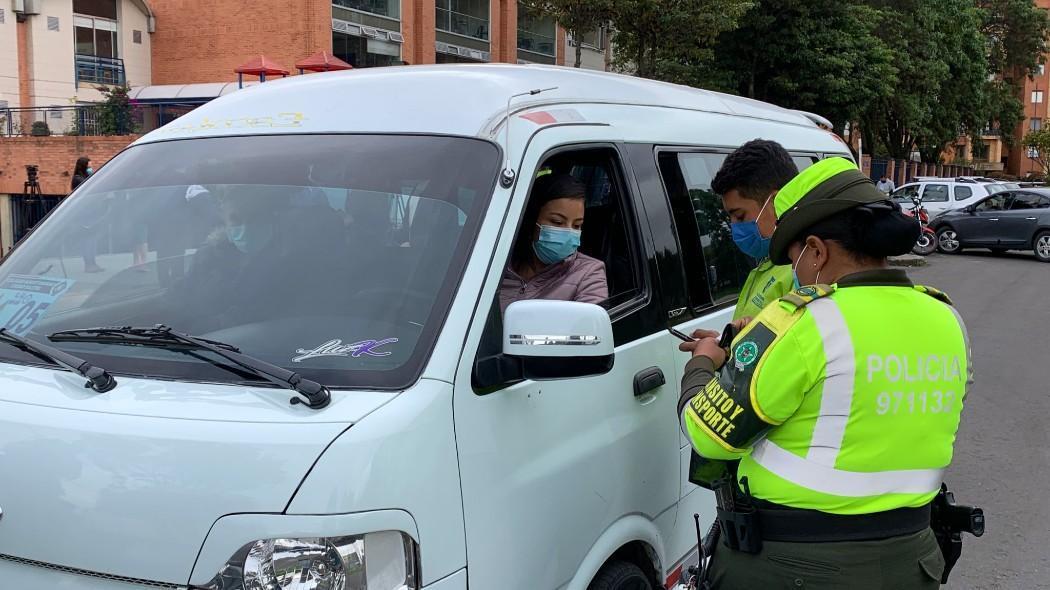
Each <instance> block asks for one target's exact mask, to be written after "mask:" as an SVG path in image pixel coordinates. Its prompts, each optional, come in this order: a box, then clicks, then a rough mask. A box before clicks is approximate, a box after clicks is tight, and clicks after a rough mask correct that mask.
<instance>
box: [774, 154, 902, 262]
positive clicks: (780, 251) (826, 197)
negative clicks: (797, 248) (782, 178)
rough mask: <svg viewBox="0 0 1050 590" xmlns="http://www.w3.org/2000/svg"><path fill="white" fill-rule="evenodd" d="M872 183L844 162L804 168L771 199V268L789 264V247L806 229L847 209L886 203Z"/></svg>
mask: <svg viewBox="0 0 1050 590" xmlns="http://www.w3.org/2000/svg"><path fill="white" fill-rule="evenodd" d="M885 200H886V195H885V194H883V193H881V192H879V190H878V189H876V188H875V183H873V182H872V181H871V179H870V178H868V177H867V176H864V174H863V173H862V172H861V171H860V170H858V169H857V166H856V164H854V163H853V162H851V161H849V160H847V159H845V158H827V159H826V160H821V161H820V162H817V163H816V164H813V165H812V166H810V167H809V168H806V169H805V170H803V171H802V172H801V173H799V175H798V176H796V177H795V178H793V179H791V181H790V182H788V183H787V184H785V185H784V188H782V189H780V191H779V192H777V195H776V197H775V198H774V199H773V207H774V209H775V210H776V214H777V228H776V230H775V231H774V232H773V237H772V240H771V241H770V245H769V257H770V259H772V261H773V263H774V264H789V263H790V262H791V260H790V259H789V258H788V254H787V250H788V246H789V245H790V244H791V243H792V242H794V241H796V240H798V239H799V238H800V237H801V236H802V234H803V233H804V232H805V231H806V229H808V228H809V227H811V226H813V225H814V224H816V223H817V222H819V221H822V220H824V219H827V218H828V217H831V216H832V215H835V214H837V213H841V212H842V211H845V210H847V209H852V208H854V207H859V206H862V205H867V204H870V203H877V202H879V201H885Z"/></svg>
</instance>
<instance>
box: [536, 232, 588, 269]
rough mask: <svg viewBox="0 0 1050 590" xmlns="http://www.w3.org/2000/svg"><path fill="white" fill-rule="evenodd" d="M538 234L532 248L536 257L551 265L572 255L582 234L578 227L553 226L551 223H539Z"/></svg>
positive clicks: (578, 244)
mask: <svg viewBox="0 0 1050 590" xmlns="http://www.w3.org/2000/svg"><path fill="white" fill-rule="evenodd" d="M538 227H539V228H540V235H539V237H538V238H537V239H536V241H535V242H533V244H532V250H533V252H535V253H536V258H539V259H540V262H542V263H543V264H547V265H551V264H555V263H558V262H561V261H562V260H565V259H566V258H568V257H569V256H572V255H573V254H574V253H575V252H576V250H577V249H578V248H579V247H580V236H581V235H582V234H583V232H581V231H580V230H578V229H572V228H569V227H554V226H551V225H539V226H538Z"/></svg>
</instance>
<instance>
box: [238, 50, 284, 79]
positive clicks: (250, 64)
mask: <svg viewBox="0 0 1050 590" xmlns="http://www.w3.org/2000/svg"><path fill="white" fill-rule="evenodd" d="M234 72H237V73H238V74H250V75H253V76H265V75H267V74H270V75H277V74H280V75H282V76H287V75H288V70H286V69H284V68H282V67H281V66H280V65H278V64H277V63H276V62H274V61H273V60H272V59H270V58H268V57H266V56H265V55H260V56H258V57H253V58H251V59H249V60H248V61H246V62H244V63H243V64H241V65H240V66H238V67H237V69H235V70H234Z"/></svg>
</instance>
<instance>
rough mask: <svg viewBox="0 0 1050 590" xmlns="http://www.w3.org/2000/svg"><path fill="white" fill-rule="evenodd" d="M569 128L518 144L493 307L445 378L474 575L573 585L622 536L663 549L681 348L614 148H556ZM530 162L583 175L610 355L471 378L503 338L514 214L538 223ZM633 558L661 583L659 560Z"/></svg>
mask: <svg viewBox="0 0 1050 590" xmlns="http://www.w3.org/2000/svg"><path fill="white" fill-rule="evenodd" d="M571 131H572V133H569V132H568V131H567V130H566V129H564V128H563V129H561V130H558V129H552V130H549V131H544V132H541V133H539V134H538V135H537V136H536V137H534V139H533V143H532V148H531V149H530V153H527V154H526V157H525V160H524V163H523V165H522V167H521V170H522V173H521V174H520V176H519V180H518V185H517V187H516V189H515V192H514V195H513V197H512V200H511V206H510V211H511V213H510V214H509V216H508V218H507V220H506V222H505V224H504V228H503V230H502V232H501V235H500V237H499V242H500V245H499V246H498V247H497V249H496V254H495V255H494V258H493V263H492V268H491V269H490V273H489V276H488V278H487V280H486V287H485V289H484V290H483V295H482V303H481V304H480V305H479V312H478V313H477V314H476V318H477V319H478V320H482V321H483V320H485V317H486V315H487V316H488V318H489V319H488V321H487V322H486V326H485V328H484V329H483V330H482V333H481V334H480V336H475V335H474V333H475V332H476V330H472V335H471V336H470V337H468V339H467V342H466V349H465V353H464V356H463V359H462V361H461V368H460V371H459V372H458V375H457V381H456V384H455V391H456V393H455V401H454V404H455V420H456V438H457V445H458V448H459V456H460V473H461V478H462V486H463V504H464V520H465V526H466V533H467V534H466V537H467V561H468V568H467V570H468V575H469V582H470V586H471V587H472V588H500V589H507V590H511V589H519V590H537V589H548V588H563V587H564V588H572V589H581V590H582V589H584V588H586V586H587V585H588V584H589V583H590V581H591V580H592V579H593V576H594V575H595V573H596V572H597V570H598V568H599V567H600V566H601V565H602V564H603V563H605V562H606V561H607V560H609V559H610V558H612V556H613V554H614V553H616V552H617V551H619V550H621V549H623V551H625V554H624V555H626V556H627V557H625V559H628V561H630V559H629V557H633V558H634V560H635V561H641V562H643V564H644V562H645V561H646V560H649V561H650V563H651V560H652V559H653V558H655V557H658V556H660V555H661V554H662V553H663V551H664V547H663V545H664V539H665V538H669V537H670V536H671V532H672V531H673V529H674V525H675V518H676V516H677V515H676V507H677V503H678V497H679V485H680V478H679V464H678V443H679V430H678V427H677V424H676V419H675V407H676V403H677V395H676V391H677V387H676V385H675V383H674V375H675V367H674V358H675V355H676V354H677V352H676V350H675V346H676V344H675V343H674V342H673V341H672V337H671V336H670V335H669V334H668V333H667V331H666V330H665V329H664V326H665V323H661V321H660V318H662V317H666V314H665V312H664V311H663V309H662V307H661V305H660V303H659V298H658V297H656V296H655V293H656V291H657V290H658V285H657V279H658V277H657V273H656V272H655V271H654V269H655V266H654V265H655V264H656V263H655V254H654V250H653V247H652V241H651V238H650V236H649V234H648V227H647V224H646V223H644V221H643V220H641V219H639V212H640V211H642V208H641V206H639V202H638V200H637V198H636V195H635V192H636V191H635V190H634V189H633V181H631V180H630V179H629V178H628V176H627V174H628V172H629V169H627V168H626V167H625V166H623V164H622V158H621V156H620V148H619V147H618V146H616V145H614V144H604V145H594V144H592V145H588V146H586V147H578V148H577V147H569V148H566V147H559V148H557V149H553V148H554V146H556V145H557V143H556V140H557V138H558V137H559V136H561V137H565V138H570V137H576V138H578V137H580V134H581V133H582V132H583V131H585V129H579V128H578V129H575V130H571ZM538 139H545V140H546V141H544V142H543V146H542V147H540V146H538V145H537V144H538V143H539V142H538V141H537V140H538ZM563 141H564V140H563ZM533 150H535V151H533ZM538 171H542V173H544V174H546V173H551V174H570V175H572V176H573V177H575V178H576V179H577V180H579V181H580V182H581V183H582V184H583V185H584V187H585V190H586V199H587V209H586V217H585V223H584V229H583V240H582V242H583V246H582V248H581V252H582V253H583V254H585V255H588V256H591V257H593V258H597V259H599V260H601V261H603V262H604V263H605V269H606V273H607V275H608V287H609V299H608V300H607V301H606V302H605V306H606V307H607V309H609V312H610V316H611V317H612V320H613V330H614V335H615V342H616V358H615V366H614V368H613V369H612V371H610V372H609V373H607V374H605V375H600V376H594V377H584V378H578V379H564V380H551V381H527V380H526V381H519V382H516V383H509V384H505V385H504V386H496V387H492V388H488V389H478V388H476V387H475V385H476V380H475V382H474V383H473V384H472V379H471V377H472V375H471V373H472V371H471V367H472V365H474V363H475V362H476V361H477V359H479V358H482V357H490V356H491V355H492V354H493V353H496V354H498V348H497V349H496V350H495V351H494V350H491V347H490V349H489V350H486V346H487V345H486V344H485V343H495V344H496V346H497V347H498V345H499V344H498V343H499V341H500V336H499V335H500V334H501V330H502V329H501V314H500V312H499V309H498V306H495V305H493V301H494V299H495V298H496V297H497V288H496V287H497V285H498V283H499V282H500V279H501V277H502V275H503V269H504V268H505V265H506V264H507V260H508V258H509V253H510V252H509V250H510V248H509V247H508V245H509V244H511V243H513V242H514V241H515V236H516V234H517V231H516V230H517V228H519V227H521V230H522V231H527V232H530V234H531V232H533V231H534V225H533V224H534V222H533V221H532V220H524V221H523V220H522V219H521V216H522V213H521V212H522V211H523V210H524V209H525V204H526V197H527V196H528V192H529V189H530V185H532V180H533V179H534V178H535V176H536V174H537V172H538ZM522 224H524V226H523V225H522ZM525 244H526V246H529V247H531V242H530V241H528V240H526V242H525ZM490 309H491V310H492V311H490ZM656 374H659V375H662V376H663V378H664V380H665V381H666V383H665V384H664V385H659V384H658V380H656V382H655V383H654V382H650V383H651V384H650V385H648V386H646V387H642V388H640V389H639V388H638V387H636V385H635V382H636V377H637V376H641V375H656ZM618 555H619V554H618ZM643 569H647V571H646V574H647V575H649V576H650V577H651V579H652V582H653V583H654V584H656V583H659V584H660V585H661V586H662V584H663V575H664V572H657V571H654V568H652V567H651V566H650V567H648V568H643Z"/></svg>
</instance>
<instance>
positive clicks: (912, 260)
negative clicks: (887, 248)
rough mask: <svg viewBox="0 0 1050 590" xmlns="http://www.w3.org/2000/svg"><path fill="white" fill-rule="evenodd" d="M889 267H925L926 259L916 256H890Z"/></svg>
mask: <svg viewBox="0 0 1050 590" xmlns="http://www.w3.org/2000/svg"><path fill="white" fill-rule="evenodd" d="M889 261H890V266H903V267H912V266H926V264H927V262H926V257H925V256H918V255H916V254H904V255H902V256H890V258H889Z"/></svg>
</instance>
